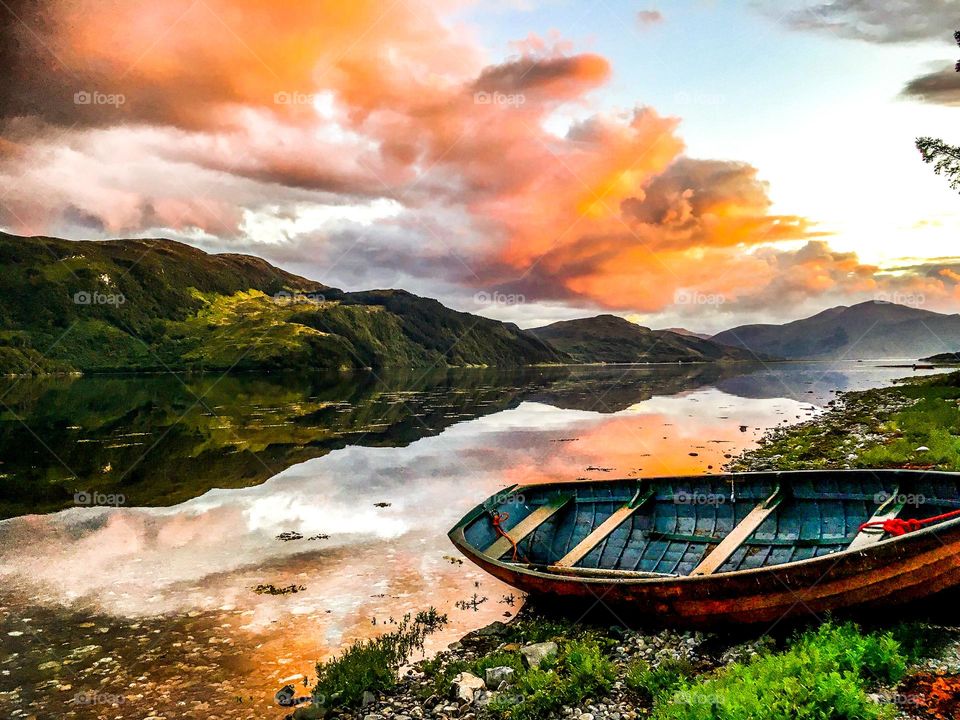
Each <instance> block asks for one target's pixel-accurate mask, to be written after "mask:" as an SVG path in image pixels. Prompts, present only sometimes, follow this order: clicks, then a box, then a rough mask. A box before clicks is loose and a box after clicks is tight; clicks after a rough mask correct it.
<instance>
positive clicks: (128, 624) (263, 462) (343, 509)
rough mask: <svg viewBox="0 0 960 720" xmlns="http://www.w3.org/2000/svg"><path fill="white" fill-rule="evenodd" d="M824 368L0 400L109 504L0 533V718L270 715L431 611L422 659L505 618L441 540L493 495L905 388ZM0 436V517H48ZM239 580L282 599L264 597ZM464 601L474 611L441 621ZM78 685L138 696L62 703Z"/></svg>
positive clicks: (854, 369) (438, 378) (94, 388)
mask: <svg viewBox="0 0 960 720" xmlns="http://www.w3.org/2000/svg"><path fill="white" fill-rule="evenodd" d="M826 369H827V368H826V367H823V366H814V365H811V366H801V365H789V366H786V365H784V366H773V367H772V368H765V367H762V366H760V367H755V368H746V367H742V366H741V367H720V366H693V367H679V368H677V367H666V368H664V367H650V368H636V369H629V370H625V369H623V368H590V369H577V370H570V369H544V370H532V371H526V372H522V373H513V374H509V375H503V374H499V373H488V372H483V371H476V372H462V373H440V374H436V375H433V376H430V377H428V378H416V377H412V378H411V377H409V376H407V377H402V376H397V377H391V378H389V379H377V378H374V377H372V376H368V377H366V378H364V379H356V378H355V379H353V380H344V381H343V382H335V383H331V382H330V381H329V380H323V381H319V380H303V379H301V380H300V381H299V382H300V383H301V384H297V382H295V381H293V380H289V379H288V380H284V381H283V382H278V381H277V380H275V379H268V380H264V379H262V378H228V379H225V380H223V381H221V383H222V384H220V383H216V382H214V380H213V379H203V378H201V379H193V380H191V381H190V382H193V383H195V385H194V386H192V387H190V388H189V390H190V392H188V390H187V389H185V388H184V387H183V385H182V384H181V383H179V381H176V384H173V383H172V382H171V380H173V381H175V380H176V379H172V378H153V379H150V380H147V381H144V380H132V379H89V380H88V379H82V380H76V381H73V382H65V383H64V382H60V383H52V384H42V385H36V386H32V385H25V386H19V387H18V388H17V389H15V390H14V391H12V392H11V393H10V395H11V396H14V397H16V400H15V401H11V400H9V399H7V400H4V402H5V403H6V402H15V403H16V407H17V408H19V410H20V412H18V415H20V413H22V415H21V417H22V418H23V420H24V423H25V424H26V425H27V426H29V427H30V430H31V431H33V432H35V433H37V435H38V437H39V438H40V439H43V438H46V443H45V444H48V445H50V446H51V447H56V448H58V449H59V450H60V451H61V453H58V454H60V455H61V457H62V458H63V459H64V462H65V464H67V465H71V466H72V467H73V469H77V468H83V470H78V471H77V473H76V476H77V478H78V481H77V482H80V481H87V482H91V483H92V482H94V481H96V482H99V483H100V484H99V485H97V486H96V487H98V488H100V489H104V490H105V489H112V490H120V491H123V492H125V493H128V498H129V502H128V505H127V506H124V507H119V508H108V507H72V508H70V509H68V510H65V511H63V512H59V513H56V514H48V515H32V516H26V517H18V518H13V519H10V520H7V521H5V522H2V523H0V587H2V588H3V590H2V591H0V638H3V644H4V649H5V650H8V653H7V655H6V658H8V659H5V660H0V715H3V716H5V715H4V710H5V709H7V708H12V707H21V706H22V707H27V706H30V704H31V703H33V704H34V708H33V710H32V711H34V712H35V711H36V710H37V709H40V710H43V711H44V712H45V713H46V714H47V715H52V716H57V717H71V716H72V717H111V718H114V717H119V718H126V717H131V718H132V717H143V716H145V715H148V714H150V713H145V712H144V703H148V704H151V707H153V706H156V708H159V709H160V710H165V711H167V712H175V713H176V714H175V716H176V717H185V718H186V717H198V718H200V717H209V711H210V704H209V693H210V688H211V687H213V686H215V687H216V688H217V689H218V690H217V691H218V693H219V694H220V695H221V696H227V695H236V696H238V697H240V698H242V699H244V701H243V702H236V704H235V705H232V706H231V709H230V710H229V712H224V713H223V715H224V716H225V717H250V718H260V717H272V716H274V715H267V714H266V713H268V712H270V711H269V710H268V707H269V698H270V696H271V694H272V691H273V690H274V689H275V688H276V685H277V684H278V683H280V682H281V681H283V680H287V679H289V678H292V677H299V676H309V675H310V674H311V673H312V663H313V661H315V660H316V659H317V658H320V657H324V656H326V655H328V654H330V653H332V652H335V651H336V649H337V648H338V647H339V646H340V645H341V644H342V643H343V642H345V641H347V640H350V639H352V638H356V637H364V636H369V635H371V634H373V633H376V632H379V631H381V630H382V628H383V626H384V624H385V623H387V624H389V623H390V619H391V617H392V618H393V619H399V617H401V616H402V614H403V613H404V612H407V611H414V610H417V609H421V608H423V607H426V606H428V605H435V606H437V607H438V608H439V609H440V610H441V611H442V612H446V613H448V614H449V615H450V616H451V620H452V622H451V626H450V628H449V629H448V631H447V632H446V633H445V635H443V636H441V637H439V638H436V639H435V640H434V641H433V642H434V644H435V645H436V644H438V643H445V642H449V641H450V640H451V639H453V637H455V636H458V635H459V634H462V632H463V631H465V630H466V629H469V628H471V627H474V626H478V625H480V624H483V623H486V622H489V621H491V620H493V619H497V618H502V617H503V616H504V615H505V614H508V613H512V612H515V610H516V604H514V605H512V606H511V605H510V604H509V600H510V597H511V595H513V593H512V591H511V590H510V589H509V588H507V587H505V586H503V585H501V584H499V583H498V582H496V581H494V580H492V579H491V578H489V577H487V576H485V575H483V574H482V573H480V571H479V570H476V569H474V568H473V567H472V566H470V565H469V564H461V563H460V562H458V560H457V559H456V558H453V555H452V553H453V550H452V548H451V547H450V546H449V544H448V542H447V540H446V537H445V533H446V530H447V529H448V528H449V527H450V526H451V525H452V524H453V523H454V522H455V521H456V520H457V519H458V518H459V517H460V516H461V515H462V514H463V513H464V512H465V511H466V510H467V509H469V508H470V507H471V506H472V505H474V504H476V502H477V501H479V500H480V499H482V498H483V497H485V496H487V495H489V494H492V493H494V492H496V491H497V490H498V489H500V488H503V487H505V486H508V485H512V484H514V483H529V482H543V481H564V480H573V479H575V478H578V477H594V478H605V477H617V476H636V477H640V476H649V475H662V474H672V473H687V472H691V473H699V472H709V471H710V470H711V469H712V470H717V469H719V467H720V465H722V463H723V462H724V460H725V456H727V455H730V454H733V453H735V452H737V451H739V450H740V449H742V448H744V447H747V446H749V445H750V444H752V443H753V441H754V440H755V438H756V437H757V436H759V434H760V433H761V432H762V431H763V429H765V428H768V427H771V426H773V425H777V424H780V423H783V422H796V421H797V420H800V419H803V418H805V417H808V416H810V415H811V414H813V413H815V412H817V411H818V409H819V408H820V407H821V406H822V405H823V404H824V403H825V402H827V401H828V400H829V399H830V398H831V397H832V396H833V395H832V391H833V390H834V389H836V388H837V387H842V388H851V387H858V386H866V385H870V384H878V383H880V382H883V381H885V380H887V379H889V378H891V377H895V376H897V375H898V374H902V373H903V372H904V371H903V370H892V369H879V368H876V367H873V366H866V367H864V366H859V367H858V366H849V367H848V368H845V369H844V371H843V372H842V373H841V376H838V375H836V374H829V373H826V372H822V371H823V370H826ZM178 386H179V387H180V389H177V388H178ZM784 388H788V390H785V389H784ZM791 388H792V390H791ZM14 393H20V394H19V395H14ZM124 393H127V394H126V395H125V394H124ZM191 395H201V396H202V397H203V398H204V401H205V402H204V403H203V404H197V403H196V398H195V397H194V398H193V399H192V400H191ZM11 407H13V406H11ZM73 413H76V414H75V415H74V414H73ZM17 424H18V421H16V420H12V419H11V418H9V417H5V419H4V422H3V427H4V433H3V437H2V441H0V442H2V448H3V451H4V454H3V456H2V457H3V460H4V469H5V471H6V472H7V473H8V474H11V473H13V474H17V473H20V472H24V473H27V475H26V477H27V478H28V479H29V487H30V488H32V490H31V492H30V493H26V494H24V493H19V492H18V491H17V490H16V489H11V487H10V486H5V499H6V500H7V502H9V503H10V506H11V507H19V508H23V507H27V506H29V504H30V502H32V501H34V499H35V498H38V497H39V498H40V500H41V501H42V502H41V507H40V508H33V509H34V510H36V509H43V508H45V507H49V506H51V505H54V506H55V505H56V504H57V503H59V504H60V505H62V504H63V503H64V502H66V501H65V500H64V498H63V497H62V496H59V495H56V494H45V493H44V492H41V490H39V489H38V488H40V487H41V486H42V483H41V480H42V479H43V478H47V479H48V481H49V480H50V479H53V481H54V482H53V486H54V487H56V488H60V489H61V490H64V491H67V490H70V486H69V485H65V484H64V482H65V481H64V479H63V476H62V475H58V474H57V473H58V472H60V471H59V470H57V469H56V467H57V466H56V463H54V462H51V461H49V460H48V461H47V462H46V463H44V462H43V461H42V458H43V455H42V453H39V451H38V449H37V448H36V447H32V449H31V454H30V456H29V457H30V460H24V459H22V458H18V457H17V456H16V455H13V454H11V450H12V448H15V447H18V446H17V443H18V442H19V443H23V445H22V446H21V447H26V446H28V440H27V435H25V434H24V431H21V430H18V429H16V428H15V425H17ZM138 432H144V433H149V440H144V441H141V440H131V441H129V442H141V443H142V444H140V445H137V446H135V447H136V448H138V449H137V450H135V451H134V450H131V448H127V447H114V446H117V445H121V446H122V445H124V444H126V443H124V442H121V441H120V440H119V438H121V437H129V438H138V437H145V436H142V435H136V434H134V433H138ZM71 433H74V435H71ZM71 437H73V438H75V440H74V441H73V442H71V441H70V440H69V438H71ZM78 439H87V440H90V441H91V442H86V443H78V442H76V440H78ZM142 448H147V450H149V452H145V451H144V450H142ZM41 449H42V448H41ZM332 450H336V452H331V451H332ZM128 452H132V453H133V455H132V456H131V455H127V454H126V453H128ZM130 457H133V460H134V461H136V462H135V463H134V464H133V465H132V467H133V469H132V470H130V469H129V467H130V466H129V465H125V464H124V461H125V460H127V459H128V458H130ZM140 458H142V459H140ZM104 464H110V465H111V466H112V467H113V468H116V472H119V473H124V474H123V475H122V478H121V479H120V480H114V479H112V473H113V472H114V470H112V469H111V470H110V471H109V472H103V471H102V468H103V465H104ZM274 470H276V472H274ZM104 477H106V478H107V479H106V480H104ZM111 483H112V484H111ZM214 487H217V488H219V489H210V488H214ZM168 493H173V495H172V496H171V495H168ZM171 500H173V501H174V502H176V503H177V504H175V505H172V506H169V507H142V506H141V505H146V504H155V505H160V504H169V503H170V501H171ZM181 500H182V501H181ZM283 533H296V534H297V535H298V536H299V538H298V539H293V540H287V541H285V540H282V539H279V538H278V536H280V535H281V534H283ZM287 537H289V536H287ZM294 537H296V536H294ZM258 584H272V585H274V586H276V587H284V586H290V585H294V586H296V587H298V588H299V587H301V586H302V588H303V589H302V590H301V591H299V592H297V593H293V594H289V595H282V596H271V595H262V594H257V593H256V592H254V590H253V588H255V587H256V586H257V585H258ZM474 596H476V598H477V599H478V600H482V602H480V603H479V605H477V606H476V609H467V610H464V609H458V608H457V607H456V602H457V601H458V600H465V599H470V598H473V597H474ZM484 598H485V600H483V599H484ZM101 630H103V632H101ZM10 633H13V634H10ZM37 640H41V642H37ZM90 648H93V649H92V650H91V649H90ZM211 652H215V653H217V655H216V656H215V657H213V659H210V656H209V653H211ZM9 658H12V660H10V659H9ZM104 658H108V660H104ZM198 664H199V665H201V666H202V667H203V670H202V672H203V673H204V676H205V682H197V678H196V673H197V667H198ZM4 672H5V673H6V674H4ZM90 689H99V690H101V691H107V692H112V693H125V694H128V695H130V696H131V697H132V696H137V695H140V696H142V697H143V700H142V701H139V702H138V703H136V704H130V705H124V706H118V707H89V706H84V707H79V706H78V705H77V704H76V703H70V700H71V699H72V698H73V697H74V696H75V695H76V693H77V692H78V691H84V690H90ZM3 693H16V694H15V695H10V694H3ZM178 702H182V703H184V705H181V706H177V705H176V703H178ZM5 703H6V707H5ZM174 708H176V709H175V710H173V709H174ZM44 712H40V713H39V714H40V716H44ZM70 713H73V715H71V714H70ZM157 714H161V713H160V712H158V713H157ZM11 716H13V717H15V715H11Z"/></svg>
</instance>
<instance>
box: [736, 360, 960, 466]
mask: <svg viewBox="0 0 960 720" xmlns="http://www.w3.org/2000/svg"><path fill="white" fill-rule="evenodd" d="M958 402H960V373H951V374H947V375H937V376H934V377H932V378H923V379H916V380H911V381H910V382H907V383H904V384H901V385H898V386H896V387H891V388H879V389H873V390H866V391H862V392H852V393H847V394H846V395H845V396H844V398H843V403H842V405H840V406H838V407H837V408H835V409H832V410H830V411H829V412H828V413H826V414H825V415H824V416H821V417H819V418H816V419H815V420H812V421H810V422H807V423H803V424H801V425H796V426H793V427H789V428H783V429H780V430H777V431H775V432H773V433H772V434H771V435H769V436H768V437H766V438H765V439H764V441H763V442H762V443H761V445H760V447H758V448H756V449H755V450H751V451H748V452H746V453H744V454H743V455H742V456H741V457H740V458H738V459H737V460H735V461H733V462H732V463H731V464H730V466H729V469H730V470H732V471H741V470H756V469H777V470H799V469H818V468H836V467H851V468H901V467H916V466H918V467H932V468H933V469H936V470H948V471H960V405H958ZM885 407H893V408H895V409H893V410H883V409H882V408H885ZM857 436H860V437H862V438H865V440H862V441H858V440H857ZM858 442H860V443H861V444H860V445H859V446H858V444H857V443H858ZM919 447H927V448H929V450H926V451H920V452H918V451H917V448H919Z"/></svg>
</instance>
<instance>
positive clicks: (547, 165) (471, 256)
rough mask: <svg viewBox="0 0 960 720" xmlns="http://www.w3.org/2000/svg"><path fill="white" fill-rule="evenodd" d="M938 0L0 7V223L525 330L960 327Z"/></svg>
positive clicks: (949, 120) (188, 0)
mask: <svg viewBox="0 0 960 720" xmlns="http://www.w3.org/2000/svg"><path fill="white" fill-rule="evenodd" d="M955 29H960V2H958V1H955V0H950V1H948V0H874V1H867V0H832V1H826V0H776V1H774V0H677V1H672V2H669V3H668V2H663V1H661V2H654V1H653V0H638V1H636V2H633V1H618V0H596V1H593V0H487V1H486V2H480V1H479V0H472V1H471V0H432V1H431V0H377V1H373V0H351V2H349V3H346V2H341V1H339V0H313V1H312V2H289V1H286V2H285V1H283V0H155V1H151V0H49V1H48V2H41V1H40V0H16V1H14V0H3V2H0V32H2V35H3V37H2V38H0V67H2V68H4V69H3V79H2V81H0V228H3V229H4V230H6V231H8V232H12V233H15V234H19V235H53V236H57V237H66V238H71V239H105V238H118V237H121V238H124V237H164V238H172V239H177V240H181V241H184V242H188V243H190V244H192V245H195V246H197V247H200V248H202V249H204V250H207V251H209V252H243V253H252V254H255V255H259V256H261V257H264V258H266V259H267V260H269V261H270V262H273V263H275V264H277V265H279V266H281V267H283V268H285V269H287V270H291V271H293V272H297V273H300V274H302V275H305V276H307V277H310V278H311V279H315V280H319V281H321V282H324V283H326V284H328V285H333V286H336V287H341V288H343V289H346V290H360V289H368V288H377V287H401V288H404V289H407V290H409V291H411V292H415V293H417V294H420V295H426V296H431V297H436V298H438V299H440V300H441V301H442V302H444V303H445V304H447V305H449V306H451V307H454V308H456V309H459V310H465V311H469V312H476V313H479V314H482V315H485V316H488V317H493V318H497V319H501V320H508V321H511V322H516V323H517V324H518V325H520V326H521V327H535V326H538V325H542V324H546V323H548V322H553V321H556V320H562V319H570V318H575V317H585V316H590V315H595V314H598V313H601V312H603V313H615V314H618V315H621V316H624V317H627V318H629V319H631V320H634V321H636V322H639V323H641V324H644V325H648V326H652V327H679V326H683V327H688V328H690V329H693V330H696V331H706V332H713V331H718V330H721V329H724V328H727V327H731V326H735V325H739V324H743V323H748V322H783V321H787V320H792V319H796V318H799V317H803V316H806V315H810V314H813V313H814V312H818V311H820V310H822V309H825V308H828V307H832V306H835V305H839V304H852V303H855V302H861V301H865V300H875V299H879V300H888V301H893V302H900V303H903V304H909V305H913V306H916V307H923V308H926V309H930V310H937V311H946V312H955V311H957V309H958V308H960V248H958V247H957V244H956V241H955V238H956V237H957V235H958V230H960V196H958V194H957V192H956V191H953V190H951V189H950V188H949V185H948V183H947V182H946V181H945V179H944V178H942V177H938V176H936V175H934V173H933V171H932V168H931V167H930V166H929V165H925V164H924V163H923V162H922V161H921V159H920V156H919V153H918V151H917V150H916V148H915V147H914V141H915V139H916V138H917V137H918V136H935V137H940V138H943V139H944V140H946V141H947V142H953V143H960V131H958V129H957V119H960V107H958V105H960V74H958V73H955V72H954V71H953V65H954V63H955V62H956V60H957V57H960V48H958V47H957V46H956V44H955V43H954V41H953V38H952V34H953V31H954V30H955Z"/></svg>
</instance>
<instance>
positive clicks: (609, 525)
mask: <svg viewBox="0 0 960 720" xmlns="http://www.w3.org/2000/svg"><path fill="white" fill-rule="evenodd" d="M651 497H653V488H650V489H649V490H648V491H647V492H646V493H645V494H644V495H640V494H639V493H638V494H637V496H635V498H634V500H633V501H631V502H630V503H629V504H627V505H624V506H623V507H622V508H620V509H619V510H617V511H615V512H614V513H613V514H612V515H611V516H610V517H608V518H607V519H606V520H604V521H603V522H602V523H600V524H599V525H597V527H595V528H594V529H593V532H591V533H590V534H589V535H587V536H586V537H585V538H584V539H583V540H581V541H580V542H579V543H577V546H576V547H574V548H573V549H572V550H571V551H570V552H568V553H567V554H566V555H564V556H563V557H562V558H560V559H559V560H558V561H557V562H556V563H554V564H553V566H552V567H553V568H569V567H573V566H574V565H576V564H577V563H578V562H580V561H581V560H583V558H584V557H586V556H587V555H588V554H589V553H590V551H591V550H593V549H594V548H595V547H596V546H597V545H599V544H600V543H602V542H603V541H604V539H606V537H607V536H608V535H610V533H612V532H613V531H614V530H616V529H617V528H618V527H620V526H621V525H622V524H623V523H624V522H625V521H626V520H627V518H629V517H630V516H631V515H633V514H634V513H635V512H636V511H637V510H639V509H640V506H641V505H643V504H644V503H645V502H646V501H647V500H649V499H650V498H651Z"/></svg>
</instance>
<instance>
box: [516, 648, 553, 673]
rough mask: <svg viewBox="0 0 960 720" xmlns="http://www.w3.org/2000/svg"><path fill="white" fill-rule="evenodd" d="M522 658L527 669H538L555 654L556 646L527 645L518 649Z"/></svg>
mask: <svg viewBox="0 0 960 720" xmlns="http://www.w3.org/2000/svg"><path fill="white" fill-rule="evenodd" d="M520 654H521V655H522V656H523V662H524V664H525V665H526V666H527V667H530V668H538V667H540V664H541V663H542V662H543V661H544V660H547V659H549V658H551V657H553V656H555V655H556V654H557V644H556V643H555V642H542V643H535V644H534V645H527V646H526V647H525V648H521V649H520Z"/></svg>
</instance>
